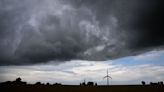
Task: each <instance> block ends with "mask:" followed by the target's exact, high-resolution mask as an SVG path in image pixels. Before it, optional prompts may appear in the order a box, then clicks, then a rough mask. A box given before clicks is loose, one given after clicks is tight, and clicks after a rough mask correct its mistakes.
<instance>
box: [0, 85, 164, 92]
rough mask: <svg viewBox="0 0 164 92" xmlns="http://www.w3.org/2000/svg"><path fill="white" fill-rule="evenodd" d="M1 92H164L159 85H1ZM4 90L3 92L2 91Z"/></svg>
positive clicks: (163, 88) (162, 87)
mask: <svg viewBox="0 0 164 92" xmlns="http://www.w3.org/2000/svg"><path fill="white" fill-rule="evenodd" d="M0 90H1V92H164V86H159V85H154V86H153V85H145V86H142V85H112V86H71V85H70V86H69V85H60V86H53V85H1V86H0ZM2 90H3V91H2Z"/></svg>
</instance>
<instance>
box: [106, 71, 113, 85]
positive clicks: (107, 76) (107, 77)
mask: <svg viewBox="0 0 164 92" xmlns="http://www.w3.org/2000/svg"><path fill="white" fill-rule="evenodd" d="M104 78H106V79H107V85H109V78H111V79H112V77H110V76H109V74H108V69H107V75H106V76H105V77H104Z"/></svg>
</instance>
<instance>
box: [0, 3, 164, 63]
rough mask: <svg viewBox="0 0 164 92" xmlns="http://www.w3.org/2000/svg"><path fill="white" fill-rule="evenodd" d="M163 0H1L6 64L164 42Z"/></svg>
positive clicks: (96, 56)
mask: <svg viewBox="0 0 164 92" xmlns="http://www.w3.org/2000/svg"><path fill="white" fill-rule="evenodd" d="M162 10H163V7H162V3H161V1H160V0H151V1H149V0H142V1H139V0H103V1H102V0H12V1H11V0H0V20H1V21H0V51H1V53H0V62H1V63H0V64H1V65H8V64H9V65H10V64H34V63H41V62H48V61H52V60H54V61H69V60H71V59H84V60H96V61H97V60H107V59H113V58H118V57H123V56H128V55H134V54H140V53H143V52H145V51H147V50H145V49H154V48H158V47H159V46H163V43H164V36H163V23H162V22H163V20H162V19H163V15H162V12H163V11H162Z"/></svg>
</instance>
